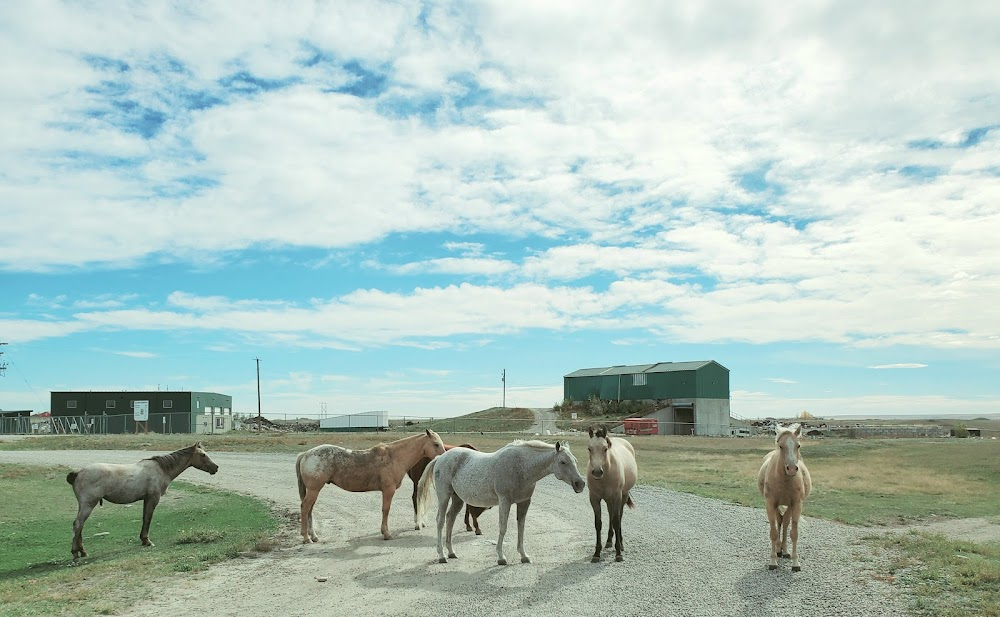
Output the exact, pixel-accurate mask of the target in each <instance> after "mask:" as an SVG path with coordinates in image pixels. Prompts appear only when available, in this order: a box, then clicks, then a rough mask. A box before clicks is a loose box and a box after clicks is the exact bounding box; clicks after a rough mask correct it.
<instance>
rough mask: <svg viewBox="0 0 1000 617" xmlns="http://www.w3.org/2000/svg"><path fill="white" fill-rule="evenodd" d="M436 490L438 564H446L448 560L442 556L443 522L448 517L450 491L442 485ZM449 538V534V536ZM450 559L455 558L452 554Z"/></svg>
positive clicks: (449, 549) (449, 550)
mask: <svg viewBox="0 0 1000 617" xmlns="http://www.w3.org/2000/svg"><path fill="white" fill-rule="evenodd" d="M437 490H438V511H437V531H438V545H437V549H438V563H448V560H447V559H445V556H444V538H443V535H442V534H443V533H444V521H445V518H447V517H448V501H449V500H451V489H449V488H445V486H444V483H441V484H438V485H437ZM449 536H450V534H449ZM448 552H452V551H451V547H449V548H448ZM451 556H452V557H454V556H455V554H454V553H452V554H451Z"/></svg>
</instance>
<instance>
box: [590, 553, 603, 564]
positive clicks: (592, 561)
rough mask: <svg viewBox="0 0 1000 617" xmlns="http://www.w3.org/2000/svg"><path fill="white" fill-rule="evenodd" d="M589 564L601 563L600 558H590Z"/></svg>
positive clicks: (595, 556) (598, 556) (597, 556)
mask: <svg viewBox="0 0 1000 617" xmlns="http://www.w3.org/2000/svg"><path fill="white" fill-rule="evenodd" d="M590 563H601V556H600V555H594V556H593V557H591V558H590Z"/></svg>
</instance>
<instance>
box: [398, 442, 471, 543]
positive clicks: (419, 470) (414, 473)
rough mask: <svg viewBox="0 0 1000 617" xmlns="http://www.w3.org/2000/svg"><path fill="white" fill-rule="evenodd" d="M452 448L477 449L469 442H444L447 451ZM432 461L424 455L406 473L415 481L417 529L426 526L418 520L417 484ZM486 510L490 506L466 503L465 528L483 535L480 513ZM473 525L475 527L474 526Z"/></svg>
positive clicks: (414, 517)
mask: <svg viewBox="0 0 1000 617" xmlns="http://www.w3.org/2000/svg"><path fill="white" fill-rule="evenodd" d="M452 448H468V449H470V450H475V449H476V447H475V446H473V445H471V444H467V443H463V444H462V445H460V446H452V445H448V444H444V449H445V451H446V452H447V451H448V450H451V449H452ZM430 462H431V459H429V458H427V457H424V458H422V459H420V460H419V461H417V464H416V465H414V466H413V467H410V470H409V471H407V472H406V474H407V475H408V476H410V480H412V481H413V498H412V500H413V528H414V529H417V530H419V529H420V528H421V527H423V526H424V522H423V521H419V520H417V485H418V484H419V483H420V476H421V475H423V473H424V469H425V468H426V467H427V464H428V463H430ZM486 510H489V508H480V507H478V506H470V505H466V506H465V530H466V531H472V530H473V528H474V529H475V530H476V535H477V536H481V535H483V530H482V529H480V528H479V515H480V514H482V513H483V512H485V511H486ZM469 519H472V524H471V525H470V524H469ZM473 525H474V526H475V527H473Z"/></svg>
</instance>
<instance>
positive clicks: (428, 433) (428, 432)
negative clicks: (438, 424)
mask: <svg viewBox="0 0 1000 617" xmlns="http://www.w3.org/2000/svg"><path fill="white" fill-rule="evenodd" d="M424 432H426V433H427V436H428V437H430V436H431V429H429V428H425V429H424Z"/></svg>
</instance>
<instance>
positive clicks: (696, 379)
mask: <svg viewBox="0 0 1000 617" xmlns="http://www.w3.org/2000/svg"><path fill="white" fill-rule="evenodd" d="M594 397H596V398H599V399H602V400H606V401H660V402H661V404H662V406H661V408H660V409H659V410H657V411H656V412H655V413H654V414H650V415H648V416H647V417H652V418H657V419H658V420H659V423H660V430H659V432H660V434H671V435H692V434H693V435H729V412H730V406H729V369H727V368H726V367H724V366H722V365H721V364H719V363H718V362H716V361H715V360H701V361H696V362H657V363H655V364H635V365H619V366H607V367H598V368H585V369H580V370H578V371H573V372H572V373H570V374H568V375H566V376H564V377H563V398H564V399H569V400H573V401H585V400H588V399H590V398H594Z"/></svg>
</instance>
